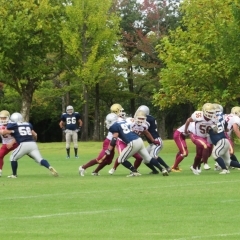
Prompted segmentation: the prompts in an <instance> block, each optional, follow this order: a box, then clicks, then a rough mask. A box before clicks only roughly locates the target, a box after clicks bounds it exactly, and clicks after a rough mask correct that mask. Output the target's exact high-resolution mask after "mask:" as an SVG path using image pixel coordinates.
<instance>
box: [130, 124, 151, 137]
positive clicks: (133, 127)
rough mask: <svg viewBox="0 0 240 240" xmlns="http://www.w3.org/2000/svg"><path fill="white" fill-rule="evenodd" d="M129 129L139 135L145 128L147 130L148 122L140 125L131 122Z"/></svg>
mask: <svg viewBox="0 0 240 240" xmlns="http://www.w3.org/2000/svg"><path fill="white" fill-rule="evenodd" d="M130 130H131V131H133V132H135V133H136V134H137V135H141V134H142V133H143V132H144V131H145V130H148V124H147V123H143V124H142V125H137V124H136V123H135V122H133V123H131V124H130Z"/></svg>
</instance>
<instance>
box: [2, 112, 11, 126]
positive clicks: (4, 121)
mask: <svg viewBox="0 0 240 240" xmlns="http://www.w3.org/2000/svg"><path fill="white" fill-rule="evenodd" d="M9 118H10V113H9V112H8V111H7V110H2V111H1V112H0V123H1V124H3V125H6V124H7V123H8V121H9Z"/></svg>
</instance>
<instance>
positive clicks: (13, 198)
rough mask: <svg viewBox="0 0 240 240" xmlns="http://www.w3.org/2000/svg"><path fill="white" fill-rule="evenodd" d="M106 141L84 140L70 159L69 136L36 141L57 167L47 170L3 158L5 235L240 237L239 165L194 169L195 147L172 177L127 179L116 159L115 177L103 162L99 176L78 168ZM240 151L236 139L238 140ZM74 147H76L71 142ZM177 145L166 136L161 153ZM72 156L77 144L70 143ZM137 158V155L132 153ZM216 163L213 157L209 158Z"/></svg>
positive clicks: (0, 195)
mask: <svg viewBox="0 0 240 240" xmlns="http://www.w3.org/2000/svg"><path fill="white" fill-rule="evenodd" d="M101 146H102V143H96V142H87V143H85V142H84V143H83V142H80V143H79V156H80V158H79V159H77V160H76V159H74V158H71V159H70V160H66V159H65V155H66V154H65V143H51V144H49V143H46V144H39V148H40V151H41V153H42V155H43V156H44V157H45V158H46V159H48V160H49V162H50V163H51V165H52V166H54V167H55V168H56V169H57V171H58V172H59V175H60V176H59V177H58V178H55V177H53V176H51V175H50V173H49V171H48V170H47V169H45V168H44V167H40V166H38V165H37V164H36V163H35V162H34V161H33V160H32V159H30V158H28V157H24V158H22V159H20V160H19V171H18V175H19V177H18V178H17V179H8V178H7V175H8V174H10V173H11V169H10V163H9V160H8V159H9V157H8V156H7V157H5V165H4V169H3V176H2V177H1V178H0V189H1V191H0V206H1V207H0V209H1V210H0V236H1V239H29V240H30V239H31V240H33V239H34V240H35V239H44V240H47V239H104V240H105V239H107V240H108V239H109V240H110V239H127V240H128V239H129V240H130V239H131V240H132V239H138V240H145V239H151V240H152V239H153V240H154V239H171V240H173V239H175V240H184V239H211V240H212V239H216V240H217V239H239V238H240V230H239V222H240V213H239V207H238V206H239V205H238V204H239V202H240V198H239V190H238V186H239V184H240V171H238V170H232V171H231V174H228V175H219V174H218V172H216V171H214V170H212V169H211V170H209V171H206V170H203V172H202V174H201V175H200V176H195V175H193V174H192V172H191V171H190V170H189V166H190V165H191V164H192V159H193V157H194V149H195V148H194V146H193V145H192V144H190V143H189V151H190V154H189V157H188V158H186V159H185V160H184V161H183V162H182V164H181V168H183V171H182V172H181V173H171V174H170V176H169V177H163V176H162V175H154V176H152V175H148V172H149V169H148V168H146V167H145V166H144V165H142V166H140V169H139V171H140V172H141V173H142V174H143V175H142V176H140V177H135V178H126V175H127V174H128V173H129V171H128V170H127V169H125V168H124V167H122V166H119V168H118V170H117V171H116V172H115V174H114V175H113V176H110V175H109V174H108V170H109V169H110V168H111V166H106V167H105V168H104V169H103V170H102V171H101V172H100V174H101V176H97V177H96V176H91V172H92V170H93V169H94V168H95V166H94V167H92V168H89V169H87V173H86V174H85V177H80V176H79V175H78V167H79V166H80V165H82V164H84V163H86V162H88V161H89V160H91V159H93V158H94V157H96V156H97V154H98V152H99V150H100V149H101ZM236 149H237V151H238V152H237V153H236V155H237V156H238V155H239V146H236ZM71 150H72V149H71ZM176 151H177V148H176V146H175V144H174V142H173V141H170V140H167V141H164V149H163V151H162V152H161V156H162V157H163V159H164V160H165V161H166V162H167V163H168V164H169V165H172V164H173V161H174V156H175V154H176ZM72 155H73V150H72ZM131 161H132V162H133V159H131ZM209 165H210V166H211V167H212V168H213V166H214V161H213V159H212V158H210V159H209Z"/></svg>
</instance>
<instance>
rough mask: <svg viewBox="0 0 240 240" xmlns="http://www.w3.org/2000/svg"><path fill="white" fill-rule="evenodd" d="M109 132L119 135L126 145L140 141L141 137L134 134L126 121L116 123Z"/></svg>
mask: <svg viewBox="0 0 240 240" xmlns="http://www.w3.org/2000/svg"><path fill="white" fill-rule="evenodd" d="M109 132H111V133H118V137H119V138H121V139H122V140H123V141H124V142H125V143H126V144H128V143H130V142H131V141H133V140H135V139H138V138H139V136H138V135H137V134H136V133H134V132H132V131H131V130H130V129H129V127H128V123H127V122H126V121H120V122H115V123H114V124H113V125H112V126H111V127H110V128H109Z"/></svg>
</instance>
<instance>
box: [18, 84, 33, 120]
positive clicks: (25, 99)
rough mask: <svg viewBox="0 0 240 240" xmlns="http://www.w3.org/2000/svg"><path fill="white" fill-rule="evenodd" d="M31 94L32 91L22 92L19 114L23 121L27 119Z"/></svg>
mask: <svg viewBox="0 0 240 240" xmlns="http://www.w3.org/2000/svg"><path fill="white" fill-rule="evenodd" d="M32 96H33V92H32V91H28V89H27V91H26V92H22V106H21V110H20V112H21V114H22V116H23V119H24V121H26V122H28V121H29V113H30V108H31V104H32Z"/></svg>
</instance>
